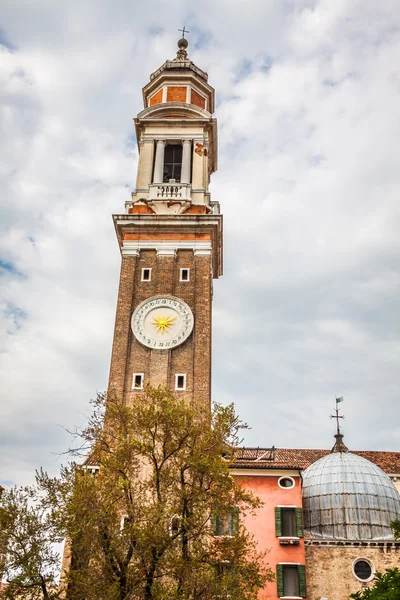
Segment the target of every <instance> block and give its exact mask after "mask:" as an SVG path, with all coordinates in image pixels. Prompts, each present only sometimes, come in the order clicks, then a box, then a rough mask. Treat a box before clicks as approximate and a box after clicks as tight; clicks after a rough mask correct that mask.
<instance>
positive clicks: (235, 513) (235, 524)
mask: <svg viewBox="0 0 400 600" xmlns="http://www.w3.org/2000/svg"><path fill="white" fill-rule="evenodd" d="M238 531H239V507H238V506H234V507H233V509H232V533H233V535H237V534H238Z"/></svg>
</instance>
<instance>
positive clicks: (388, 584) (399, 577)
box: [350, 568, 400, 600]
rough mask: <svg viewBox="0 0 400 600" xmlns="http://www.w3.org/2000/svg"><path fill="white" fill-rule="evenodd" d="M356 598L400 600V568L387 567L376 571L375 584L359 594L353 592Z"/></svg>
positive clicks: (352, 596)
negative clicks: (380, 571) (382, 570)
mask: <svg viewBox="0 0 400 600" xmlns="http://www.w3.org/2000/svg"><path fill="white" fill-rule="evenodd" d="M350 598H353V599H354V600H400V570H399V569H397V568H396V569H387V570H386V571H385V572H384V573H376V574H375V578H374V585H373V586H372V587H370V588H365V589H364V590H362V591H361V592H357V594H351V596H350Z"/></svg>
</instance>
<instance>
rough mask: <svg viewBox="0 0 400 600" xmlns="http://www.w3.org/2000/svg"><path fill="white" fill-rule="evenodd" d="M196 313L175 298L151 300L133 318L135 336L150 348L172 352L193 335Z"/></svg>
mask: <svg viewBox="0 0 400 600" xmlns="http://www.w3.org/2000/svg"><path fill="white" fill-rule="evenodd" d="M193 323H194V317H193V313H192V311H191V310H190V308H189V306H188V305H187V304H186V302H183V300H180V299H179V298H175V296H152V297H151V298H147V300H145V301H144V302H142V303H141V304H139V306H138V307H137V308H136V310H135V312H134V313H133V315H132V321H131V324H132V331H133V335H134V336H135V338H136V339H137V340H139V342H140V343H141V344H143V345H144V346H147V348H155V349H157V350H170V349H171V348H176V347H177V346H179V344H182V342H184V341H185V340H186V339H187V338H188V337H189V335H190V334H191V333H192V329H193Z"/></svg>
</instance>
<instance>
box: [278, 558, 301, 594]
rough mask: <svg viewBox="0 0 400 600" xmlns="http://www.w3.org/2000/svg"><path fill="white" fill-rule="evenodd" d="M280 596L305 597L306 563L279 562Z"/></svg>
mask: <svg viewBox="0 0 400 600" xmlns="http://www.w3.org/2000/svg"><path fill="white" fill-rule="evenodd" d="M276 583H277V588H278V597H279V598H285V597H287V596H289V597H290V596H291V597H293V596H294V597H296V596H297V597H300V598H305V596H306V579H305V567H304V565H290V564H279V565H277V566H276Z"/></svg>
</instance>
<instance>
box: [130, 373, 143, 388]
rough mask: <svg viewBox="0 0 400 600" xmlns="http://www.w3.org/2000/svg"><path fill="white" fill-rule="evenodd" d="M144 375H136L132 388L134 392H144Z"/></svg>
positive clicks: (134, 375)
mask: <svg viewBox="0 0 400 600" xmlns="http://www.w3.org/2000/svg"><path fill="white" fill-rule="evenodd" d="M143 380H144V375H143V373H134V374H133V379H132V388H133V389H134V390H142V389H143Z"/></svg>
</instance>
